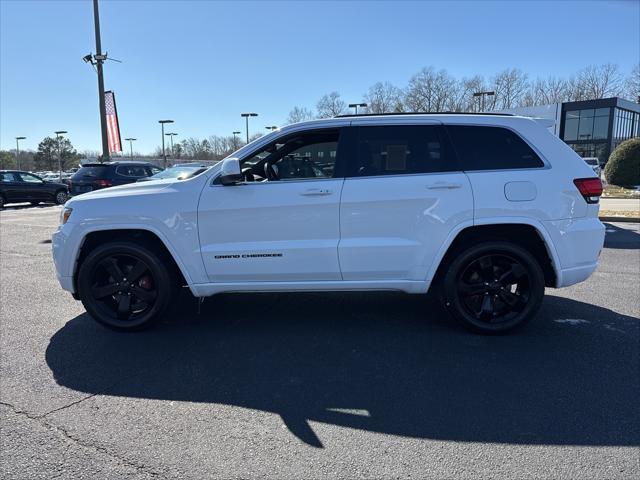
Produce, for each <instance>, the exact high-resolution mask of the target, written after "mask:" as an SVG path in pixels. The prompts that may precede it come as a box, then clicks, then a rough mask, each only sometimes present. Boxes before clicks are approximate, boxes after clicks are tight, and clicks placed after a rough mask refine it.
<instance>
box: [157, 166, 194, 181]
mask: <svg viewBox="0 0 640 480" xmlns="http://www.w3.org/2000/svg"><path fill="white" fill-rule="evenodd" d="M205 170H206V167H200V166H197V167H171V168H167V169H166V170H163V171H162V172H158V173H156V174H155V175H153V176H152V177H151V178H152V179H154V180H162V179H167V178H177V179H184V178H189V177H191V176H194V175H197V174H200V173H202V172H204V171H205Z"/></svg>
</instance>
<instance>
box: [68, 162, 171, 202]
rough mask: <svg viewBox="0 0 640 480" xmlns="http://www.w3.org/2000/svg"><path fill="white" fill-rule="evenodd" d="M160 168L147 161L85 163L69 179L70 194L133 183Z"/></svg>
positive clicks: (159, 170) (158, 170)
mask: <svg viewBox="0 0 640 480" xmlns="http://www.w3.org/2000/svg"><path fill="white" fill-rule="evenodd" d="M161 171H162V169H161V168H158V167H156V166H155V165H153V164H151V163H148V162H132V161H130V162H105V163H85V164H84V165H82V167H81V168H80V170H78V171H77V172H76V173H74V174H73V175H72V176H71V178H70V180H69V190H70V193H71V195H80V194H82V193H87V192H91V191H93V190H100V189H102V188H107V187H113V186H116V185H125V184H127V183H134V182H137V181H138V180H140V179H141V178H147V177H150V176H152V175H155V174H156V173H159V172H161Z"/></svg>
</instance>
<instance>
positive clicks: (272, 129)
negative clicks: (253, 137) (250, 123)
mask: <svg viewBox="0 0 640 480" xmlns="http://www.w3.org/2000/svg"><path fill="white" fill-rule="evenodd" d="M264 128H266V129H267V130H271V131H272V132H273V131H274V130H277V129H278V126H277V125H271V126H270V127H269V126H267V127H264Z"/></svg>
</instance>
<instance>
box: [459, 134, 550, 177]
mask: <svg viewBox="0 0 640 480" xmlns="http://www.w3.org/2000/svg"><path fill="white" fill-rule="evenodd" d="M447 131H448V132H449V135H450V137H451V140H452V142H453V147H454V149H455V151H456V153H457V154H458V159H459V161H460V163H461V167H462V169H463V170H502V169H513V168H538V167H543V166H544V163H543V162H542V160H541V159H540V157H539V156H538V155H537V154H536V153H535V152H534V151H533V150H532V148H531V147H530V146H529V145H527V143H526V142H525V141H524V140H522V138H520V137H519V136H518V135H517V134H515V133H514V132H512V131H511V130H509V129H507V128H502V127H485V126H471V125H448V126H447Z"/></svg>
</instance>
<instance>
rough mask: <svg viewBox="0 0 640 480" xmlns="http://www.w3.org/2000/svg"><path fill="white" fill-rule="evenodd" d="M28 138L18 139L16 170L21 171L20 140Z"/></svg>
mask: <svg viewBox="0 0 640 480" xmlns="http://www.w3.org/2000/svg"><path fill="white" fill-rule="evenodd" d="M25 138H27V137H16V170H20V143H19V142H20V140H24V139H25Z"/></svg>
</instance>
